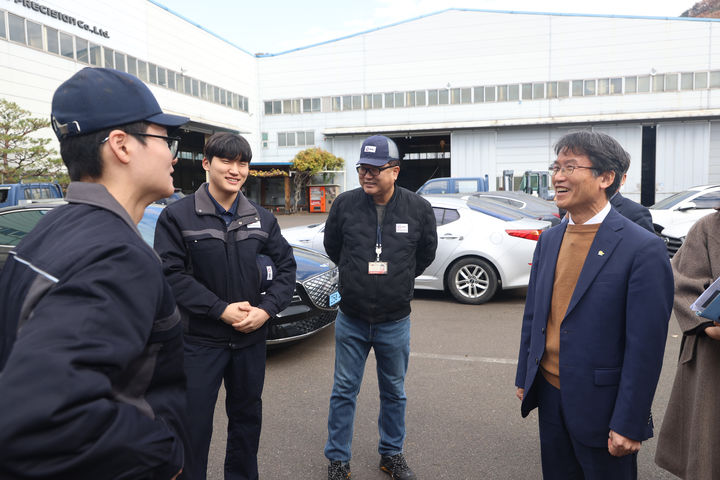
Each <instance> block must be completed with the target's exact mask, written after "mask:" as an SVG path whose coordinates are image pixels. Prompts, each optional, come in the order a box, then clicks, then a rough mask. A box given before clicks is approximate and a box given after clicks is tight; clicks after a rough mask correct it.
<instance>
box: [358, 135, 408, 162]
mask: <svg viewBox="0 0 720 480" xmlns="http://www.w3.org/2000/svg"><path fill="white" fill-rule="evenodd" d="M392 160H400V154H399V153H398V148H397V145H395V142H393V141H392V140H390V139H389V138H388V137H385V136H383V135H373V136H372V137H369V138H367V139H365V141H364V142H363V144H362V147H361V148H360V160H359V161H358V165H359V164H361V163H364V164H366V165H373V166H375V167H382V166H383V165H385V164H386V163H388V162H390V161H392Z"/></svg>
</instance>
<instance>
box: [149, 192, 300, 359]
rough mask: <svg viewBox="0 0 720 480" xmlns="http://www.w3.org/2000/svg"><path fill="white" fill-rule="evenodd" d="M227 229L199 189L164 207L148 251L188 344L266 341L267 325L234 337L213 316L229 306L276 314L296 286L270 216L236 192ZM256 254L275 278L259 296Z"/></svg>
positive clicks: (291, 260) (289, 253)
mask: <svg viewBox="0 0 720 480" xmlns="http://www.w3.org/2000/svg"><path fill="white" fill-rule="evenodd" d="M238 195H240V198H239V199H238V207H237V213H236V215H235V218H234V219H233V221H232V222H231V223H230V225H227V226H226V225H225V221H224V220H223V219H222V218H221V217H220V215H218V213H217V211H216V209H215V205H214V204H213V201H212V199H211V198H210V195H209V193H208V191H207V189H206V187H205V184H203V185H201V186H200V188H198V189H197V191H196V192H195V193H194V194H193V195H188V196H187V197H184V198H181V199H180V200H177V201H175V202H173V203H172V204H170V205H168V206H167V207H166V208H165V209H164V210H163V212H162V213H161V214H160V218H159V219H158V223H157V228H156V229H155V249H156V250H157V252H158V253H159V254H160V257H161V258H162V261H163V270H164V272H165V276H166V277H167V279H168V282H170V285H171V286H172V289H173V292H174V294H175V298H176V299H177V303H178V306H179V307H180V313H181V314H182V316H183V323H184V328H185V339H186V341H187V342H189V343H200V344H204V345H210V346H228V347H231V348H242V347H245V346H248V345H252V344H255V343H258V342H264V341H265V339H266V337H267V323H265V325H263V327H261V328H259V329H257V330H255V331H254V332H251V333H241V332H238V331H237V330H235V329H234V328H233V327H232V326H231V325H228V324H226V323H225V322H223V321H222V320H221V319H220V315H222V313H223V312H224V311H225V308H226V307H227V306H228V304H229V303H234V302H242V301H247V302H249V303H250V304H251V305H253V306H255V307H259V308H262V309H263V310H265V311H266V312H267V313H268V315H270V316H271V317H272V316H275V315H276V314H277V313H279V312H280V311H282V310H283V309H284V308H285V307H287V306H288V305H289V304H290V300H291V299H292V295H293V290H294V289H295V267H296V266H295V257H294V256H293V250H292V247H291V246H290V245H289V244H288V243H287V241H286V240H285V238H283V236H282V235H281V234H280V228H279V227H278V224H277V220H276V219H275V217H274V216H273V215H272V214H271V213H270V212H268V211H267V210H265V209H264V208H262V207H260V206H259V205H257V204H255V203H254V202H252V201H250V200H248V199H247V198H245V196H244V195H243V194H242V193H238ZM259 253H261V254H264V255H267V256H268V257H270V258H271V259H272V261H273V263H275V266H276V277H275V279H274V280H273V282H272V285H270V287H269V288H268V289H267V291H266V292H265V295H260V274H259V271H258V266H257V262H256V258H257V255H258V254H259Z"/></svg>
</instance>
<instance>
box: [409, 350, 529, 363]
mask: <svg viewBox="0 0 720 480" xmlns="http://www.w3.org/2000/svg"><path fill="white" fill-rule="evenodd" d="M410 356H411V357H417V358H429V359H431V360H453V361H456V362H480V363H501V364H504V365H517V360H514V359H512V358H494V357H471V356H468V355H441V354H438V353H419V352H410Z"/></svg>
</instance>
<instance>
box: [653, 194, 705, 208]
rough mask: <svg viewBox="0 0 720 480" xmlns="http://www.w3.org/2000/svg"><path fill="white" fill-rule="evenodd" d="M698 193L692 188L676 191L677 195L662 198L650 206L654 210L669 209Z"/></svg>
mask: <svg viewBox="0 0 720 480" xmlns="http://www.w3.org/2000/svg"><path fill="white" fill-rule="evenodd" d="M696 193H697V192H695V191H692V190H688V191H686V192H680V193H676V194H675V195H671V196H669V197H667V198H663V199H662V200H660V201H659V202H657V203H656V204H655V205H653V206H652V207H650V208H651V209H653V210H667V209H669V208H672V207H674V206H675V205H677V204H678V203H680V202H682V201H683V200H685V199H686V198H688V197H691V196H693V195H695V194H696Z"/></svg>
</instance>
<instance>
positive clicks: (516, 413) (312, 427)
mask: <svg viewBox="0 0 720 480" xmlns="http://www.w3.org/2000/svg"><path fill="white" fill-rule="evenodd" d="M279 219H280V222H281V226H294V225H302V224H304V223H307V224H309V223H315V222H317V221H323V220H324V215H317V216H315V215H298V216H281V217H279ZM524 294H525V292H524V290H514V291H507V292H503V293H501V294H499V296H498V297H497V298H495V299H494V300H492V301H491V302H489V303H487V304H485V305H481V306H470V305H461V304H459V303H456V302H454V301H453V300H451V299H450V298H448V297H446V296H444V295H443V294H442V293H439V292H422V291H416V299H415V300H414V301H413V304H412V308H413V313H412V316H411V318H412V327H411V358H410V367H409V371H408V376H407V381H406V391H407V395H408V407H407V439H406V444H405V454H406V456H407V459H408V462H409V463H410V465H411V466H412V468H413V469H414V470H415V472H416V473H417V475H418V478H420V479H467V480H483V479H502V480H505V479H518V480H519V479H523V480H526V479H539V478H541V471H540V453H539V441H538V434H537V414H536V413H535V412H533V413H532V414H531V415H530V416H529V417H528V418H526V419H522V418H521V417H520V408H519V401H518V400H517V399H516V398H515V387H514V385H513V384H514V379H515V364H516V360H517V349H518V342H519V336H520V323H521V317H522V310H523V306H524V300H525V296H524ZM333 333H334V330H333V328H332V327H329V328H327V329H325V330H323V331H321V332H319V333H318V334H317V335H315V336H313V337H311V338H308V339H306V340H305V341H303V342H300V343H297V344H295V345H291V346H287V347H284V348H280V349H275V350H272V351H270V352H269V353H268V359H267V371H266V381H265V390H264V395H263V401H264V413H263V433H262V437H261V442H260V452H259V463H260V477H261V478H263V479H268V480H282V479H301V480H305V479H323V478H327V471H326V466H327V460H326V459H325V457H324V456H323V447H324V444H325V439H326V422H327V410H328V399H329V396H330V390H331V388H332V375H333V358H334V345H333ZM679 345H680V336H679V328H678V327H677V324H676V322H675V320H674V319H671V324H670V332H669V335H668V342H667V348H666V352H665V364H664V368H663V372H662V376H661V379H660V383H659V385H658V392H657V394H656V396H655V405H654V408H653V416H654V418H655V426H656V434H657V432H658V429H659V426H660V424H661V423H662V418H663V415H664V412H665V407H666V405H667V401H668V397H669V393H670V388H671V386H672V380H673V377H674V373H675V362H676V359H677V355H678V349H679ZM377 414H378V394H377V381H376V375H375V365H374V357H373V356H372V353H371V355H370V357H369V360H368V364H367V367H366V375H365V381H364V383H363V387H362V389H361V392H360V395H359V398H358V406H357V413H356V422H355V435H354V440H353V459H352V461H351V466H352V478H353V480H375V479H378V480H379V479H386V478H388V477H387V475H385V474H383V473H381V472H380V471H379V470H378V468H377V464H378V460H379V457H378V454H377V438H378V434H377ZM215 417H216V418H215V435H214V437H213V443H212V446H211V452H210V464H209V471H208V478H210V479H222V478H223V475H222V463H223V458H224V449H225V443H224V437H225V429H226V425H227V422H226V418H225V413H224V393H223V392H221V396H220V401H219V402H218V406H217V408H216V415H215ZM654 452H655V440H654V439H651V440H649V441H647V442H645V444H644V445H643V448H642V450H641V452H640V457H639V478H641V479H653V480H655V479H672V478H676V477H674V476H673V475H670V474H669V473H667V472H665V471H663V470H661V469H659V468H658V467H656V466H655V464H654V462H653V456H654Z"/></svg>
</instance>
